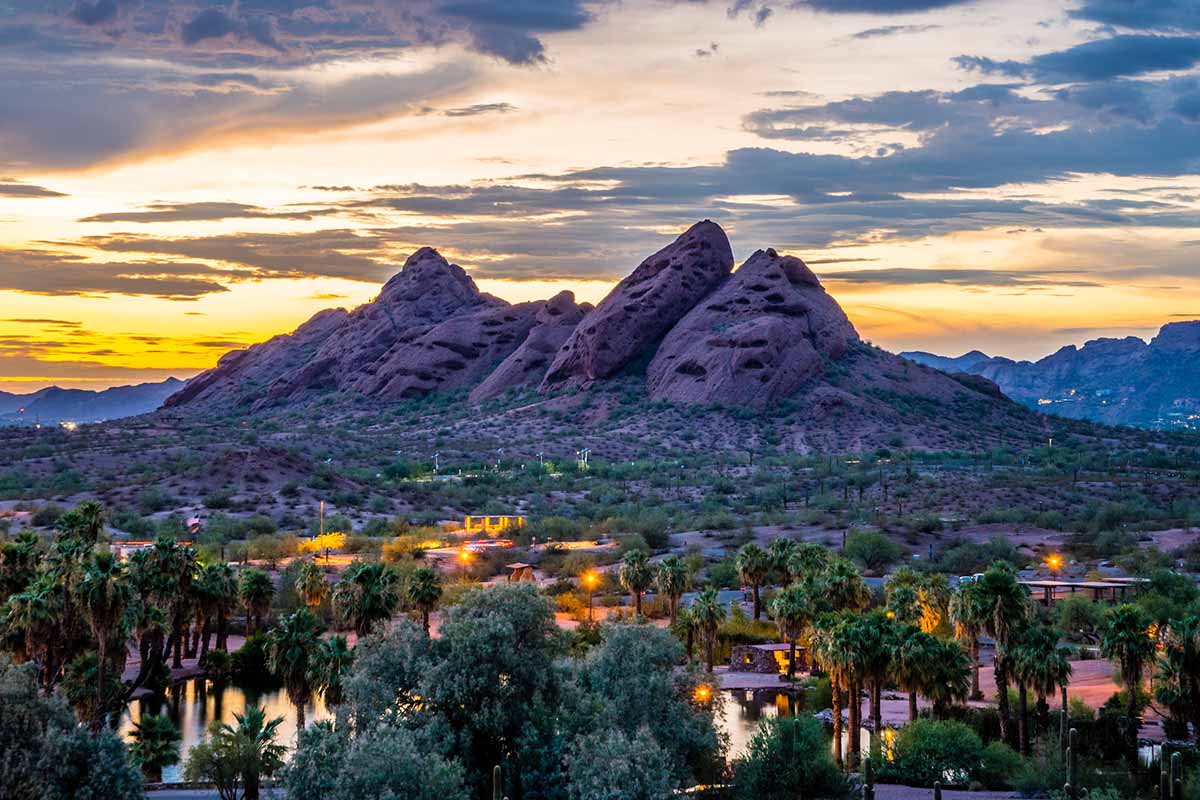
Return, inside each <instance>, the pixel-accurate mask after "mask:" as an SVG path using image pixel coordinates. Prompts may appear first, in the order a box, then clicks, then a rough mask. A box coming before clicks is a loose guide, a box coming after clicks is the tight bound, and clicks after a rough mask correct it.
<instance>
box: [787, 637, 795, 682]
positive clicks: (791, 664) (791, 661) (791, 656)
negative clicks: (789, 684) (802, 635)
mask: <svg viewBox="0 0 1200 800" xmlns="http://www.w3.org/2000/svg"><path fill="white" fill-rule="evenodd" d="M788 645H789V646H790V648H791V649H790V650H789V651H788V671H787V676H788V680H789V681H790V680H794V679H795V677H796V640H795V639H790V640H789V641H788Z"/></svg>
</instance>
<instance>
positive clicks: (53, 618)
mask: <svg viewBox="0 0 1200 800" xmlns="http://www.w3.org/2000/svg"><path fill="white" fill-rule="evenodd" d="M59 601H60V594H59V591H58V588H57V587H56V586H55V585H54V584H53V582H52V581H51V580H50V578H49V576H46V575H43V576H41V577H39V578H38V579H37V580H35V581H34V582H33V583H32V584H30V585H29V587H28V588H26V590H25V591H23V592H20V593H18V594H14V595H12V596H11V597H9V598H8V603H7V604H6V606H5V615H4V616H5V621H6V627H7V629H8V632H9V634H10V635H12V636H15V637H19V638H20V639H21V640H22V641H23V643H24V648H23V649H24V657H25V658H27V659H29V660H31V661H35V662H37V664H38V670H39V673H40V678H41V682H42V686H43V688H44V690H45V692H46V694H47V695H49V694H50V692H51V691H52V689H53V678H52V674H53V673H52V670H51V667H52V660H53V647H54V644H53V643H54V636H55V633H56V631H57V630H58V626H59V620H60V609H59Z"/></svg>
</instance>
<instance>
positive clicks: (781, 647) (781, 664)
mask: <svg viewBox="0 0 1200 800" xmlns="http://www.w3.org/2000/svg"><path fill="white" fill-rule="evenodd" d="M791 650H792V648H791V645H787V644H747V645H736V646H735V647H734V648H733V651H732V652H731V653H730V657H729V671H730V672H756V673H758V674H759V675H776V674H778V675H786V674H787V671H788V659H789V658H791ZM796 667H797V672H799V671H801V670H803V669H804V648H803V647H800V646H797V647H796Z"/></svg>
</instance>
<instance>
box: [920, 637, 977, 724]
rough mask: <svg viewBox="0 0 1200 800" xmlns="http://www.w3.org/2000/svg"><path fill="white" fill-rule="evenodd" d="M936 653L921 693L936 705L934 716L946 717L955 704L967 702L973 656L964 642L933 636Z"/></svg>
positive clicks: (937, 717)
mask: <svg viewBox="0 0 1200 800" xmlns="http://www.w3.org/2000/svg"><path fill="white" fill-rule="evenodd" d="M934 641H935V642H937V646H938V648H939V649H940V653H937V654H936V656H935V658H934V660H933V662H932V664H931V666H932V667H933V669H931V670H930V671H929V673H928V674H927V676H926V682H925V685H924V687H923V689H922V690H921V691H922V694H924V695H925V698H926V699H927V700H929V702H930V703H932V704H933V716H934V718H936V719H945V718H946V714H947V711H948V710H949V708H950V706H951V704H953V703H964V702H966V700H967V696H968V695H969V694H970V692H971V673H972V670H971V658H970V656H968V655H967V651H966V650H964V649H963V647H962V645H961V644H959V643H958V642H956V641H953V640H947V639H938V638H937V637H934Z"/></svg>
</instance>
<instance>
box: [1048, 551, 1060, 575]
mask: <svg viewBox="0 0 1200 800" xmlns="http://www.w3.org/2000/svg"><path fill="white" fill-rule="evenodd" d="M1062 563H1063V560H1062V556H1060V555H1059V554H1058V553H1051V554H1050V555H1048V556H1046V566H1047V567H1049V568H1050V574H1051V575H1053V576H1054V577H1056V578H1057V577H1058V573H1059V571H1061V570H1062Z"/></svg>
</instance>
